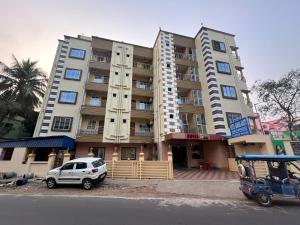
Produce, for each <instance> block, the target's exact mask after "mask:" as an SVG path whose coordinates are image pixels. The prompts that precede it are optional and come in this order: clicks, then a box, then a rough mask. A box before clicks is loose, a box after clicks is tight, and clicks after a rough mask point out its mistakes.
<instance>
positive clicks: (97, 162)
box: [92, 159, 105, 168]
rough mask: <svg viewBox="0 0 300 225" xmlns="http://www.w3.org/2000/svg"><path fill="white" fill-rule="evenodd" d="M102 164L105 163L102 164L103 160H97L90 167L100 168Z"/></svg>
mask: <svg viewBox="0 0 300 225" xmlns="http://www.w3.org/2000/svg"><path fill="white" fill-rule="evenodd" d="M104 163H105V162H104V160H103V159H98V160H96V161H94V162H92V165H93V167H95V168H96V167H99V166H102V165H103V164H104Z"/></svg>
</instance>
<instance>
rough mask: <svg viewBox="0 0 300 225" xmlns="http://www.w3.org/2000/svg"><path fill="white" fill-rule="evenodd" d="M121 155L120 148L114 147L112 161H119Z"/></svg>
mask: <svg viewBox="0 0 300 225" xmlns="http://www.w3.org/2000/svg"><path fill="white" fill-rule="evenodd" d="M118 158H119V154H118V146H114V152H113V154H112V161H118Z"/></svg>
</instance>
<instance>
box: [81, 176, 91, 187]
mask: <svg viewBox="0 0 300 225" xmlns="http://www.w3.org/2000/svg"><path fill="white" fill-rule="evenodd" d="M82 186H83V188H84V189H85V190H91V189H92V186H93V183H92V180H91V179H89V178H85V179H83V181H82Z"/></svg>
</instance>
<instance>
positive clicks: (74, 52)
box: [69, 48, 85, 59]
mask: <svg viewBox="0 0 300 225" xmlns="http://www.w3.org/2000/svg"><path fill="white" fill-rule="evenodd" d="M69 57H70V58H75V59H84V57H85V50H82V49H77V48H71V49H70V55H69Z"/></svg>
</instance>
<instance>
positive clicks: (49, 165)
mask: <svg viewBox="0 0 300 225" xmlns="http://www.w3.org/2000/svg"><path fill="white" fill-rule="evenodd" d="M55 158H56V154H55V153H54V151H53V152H51V153H50V154H49V155H48V163H47V171H49V170H52V169H53V167H54V163H55Z"/></svg>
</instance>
